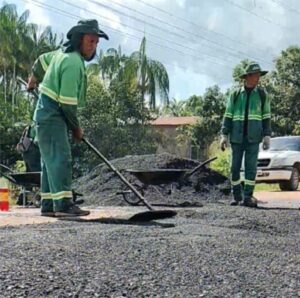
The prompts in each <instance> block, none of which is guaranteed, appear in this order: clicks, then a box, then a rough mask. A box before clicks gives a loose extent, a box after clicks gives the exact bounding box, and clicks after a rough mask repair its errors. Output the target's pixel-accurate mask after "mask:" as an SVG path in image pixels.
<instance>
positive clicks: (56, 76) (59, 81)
mask: <svg viewBox="0 0 300 298" xmlns="http://www.w3.org/2000/svg"><path fill="white" fill-rule="evenodd" d="M32 72H33V74H34V76H35V77H36V78H37V80H38V81H39V82H42V83H41V84H40V92H41V93H42V94H44V95H46V96H47V97H49V98H50V99H52V100H54V101H56V102H57V103H58V104H59V106H60V108H61V109H62V111H63V114H64V117H65V120H66V123H67V125H68V127H69V128H70V129H74V128H77V127H79V122H78V119H77V108H81V107H84V106H85V97H86V87H87V82H86V81H87V79H86V73H85V65H84V60H83V58H82V57H81V56H80V54H79V53H78V52H71V53H64V52H62V51H61V50H57V51H53V52H49V53H45V54H43V55H41V56H40V57H39V58H38V59H37V60H36V61H35V63H34V65H33V68H32Z"/></svg>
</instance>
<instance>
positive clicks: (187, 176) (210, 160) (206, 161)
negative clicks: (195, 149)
mask: <svg viewBox="0 0 300 298" xmlns="http://www.w3.org/2000/svg"><path fill="white" fill-rule="evenodd" d="M216 159H217V157H216V156H215V157H212V158H210V159H207V160H205V161H204V162H202V163H201V164H200V165H198V166H197V167H196V168H194V169H193V170H192V171H191V172H188V173H186V174H185V176H184V178H185V179H186V178H189V177H190V176H192V175H193V174H194V173H195V172H197V171H198V170H199V169H200V168H202V167H204V166H205V165H207V164H208V163H210V162H212V161H214V160H216Z"/></svg>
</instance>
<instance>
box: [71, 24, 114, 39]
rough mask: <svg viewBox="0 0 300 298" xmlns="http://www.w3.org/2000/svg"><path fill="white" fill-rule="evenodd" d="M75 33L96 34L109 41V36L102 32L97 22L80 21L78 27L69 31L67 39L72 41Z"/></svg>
mask: <svg viewBox="0 0 300 298" xmlns="http://www.w3.org/2000/svg"><path fill="white" fill-rule="evenodd" d="M74 33H82V34H96V35H98V36H99V37H102V38H105V39H106V40H108V39H109V37H108V35H107V34H106V33H105V32H103V31H102V30H100V28H99V25H98V22H97V20H80V21H79V22H78V23H77V25H76V26H74V27H72V28H71V29H70V30H69V32H68V33H67V38H68V39H71V38H72V35H73V34H74Z"/></svg>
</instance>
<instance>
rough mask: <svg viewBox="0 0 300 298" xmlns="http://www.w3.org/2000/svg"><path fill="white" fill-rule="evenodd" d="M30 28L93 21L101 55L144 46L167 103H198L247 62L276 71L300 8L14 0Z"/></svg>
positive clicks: (161, 0) (216, 2) (274, 3)
mask: <svg viewBox="0 0 300 298" xmlns="http://www.w3.org/2000/svg"><path fill="white" fill-rule="evenodd" d="M6 2H7V3H14V4H16V5H17V7H18V11H19V12H20V13H21V12H23V11H24V10H25V9H29V10H30V12H31V14H30V21H31V22H34V23H37V24H40V25H41V26H47V25H50V26H51V27H52V28H53V30H54V31H55V32H56V33H59V34H65V33H66V32H67V31H68V30H69V28H70V27H72V26H73V25H74V24H76V23H77V21H78V19H80V18H96V19H97V20H98V21H99V24H100V27H102V29H103V30H104V31H105V32H106V33H107V34H108V35H109V36H110V40H109V41H105V40H103V41H102V40H101V42H100V45H99V47H100V48H102V49H104V50H106V49H107V48H110V47H113V48H117V47H118V46H119V45H121V48H122V51H123V52H124V53H126V54H130V53H131V52H133V51H135V50H137V49H138V47H139V44H140V42H141V39H142V37H143V36H144V35H145V36H146V39H147V55H148V56H149V57H151V58H152V59H156V60H159V61H160V62H162V63H163V64H164V65H165V67H166V68H167V71H168V74H169V78H170V98H172V97H175V98H176V99H177V100H178V99H186V98H188V97H189V96H191V95H193V94H196V95H201V94H203V92H205V89H206V88H208V87H209V86H212V85H214V84H217V85H219V86H220V87H221V89H222V90H226V88H228V87H229V86H230V85H231V84H232V69H233V67H234V66H235V65H236V64H237V63H239V62H240V61H241V60H242V59H244V58H249V59H252V60H256V61H258V62H259V63H260V64H261V66H262V68H264V69H267V70H272V69H273V67H274V58H275V57H276V56H277V55H278V54H280V52H281V51H282V50H284V49H285V48H287V47H288V46H290V45H299V42H300V34H299V30H298V28H300V1H297V0H151V1H150V0H76V1H74V0H51V1H50V0H13V1H9V0H7V1H6Z"/></svg>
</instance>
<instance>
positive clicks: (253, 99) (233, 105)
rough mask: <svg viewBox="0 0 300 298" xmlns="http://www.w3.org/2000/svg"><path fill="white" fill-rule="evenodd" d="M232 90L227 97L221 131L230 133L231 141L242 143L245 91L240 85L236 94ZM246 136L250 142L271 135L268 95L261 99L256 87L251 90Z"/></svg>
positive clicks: (259, 140)
mask: <svg viewBox="0 0 300 298" xmlns="http://www.w3.org/2000/svg"><path fill="white" fill-rule="evenodd" d="M236 95H237V93H236V92H232V93H231V94H230V96H229V98H228V101H227V106H226V111H225V114H224V119H223V124H222V129H221V133H222V134H224V135H230V141H231V142H232V143H242V142H243V138H244V135H245V132H244V121H245V109H246V101H247V92H246V90H245V87H242V88H241V90H240V92H239V93H238V96H237V97H236ZM248 109H249V110H248V125H247V133H246V134H247V137H248V140H249V142H250V143H259V142H261V140H262V138H263V136H270V135H271V108H270V100H269V96H268V95H267V94H265V99H264V100H263V99H262V98H261V96H260V92H259V90H258V87H256V88H254V89H253V90H252V91H251V94H250V96H249V107H248Z"/></svg>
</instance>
